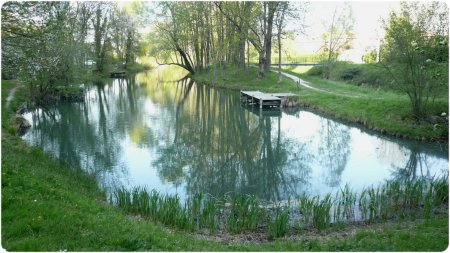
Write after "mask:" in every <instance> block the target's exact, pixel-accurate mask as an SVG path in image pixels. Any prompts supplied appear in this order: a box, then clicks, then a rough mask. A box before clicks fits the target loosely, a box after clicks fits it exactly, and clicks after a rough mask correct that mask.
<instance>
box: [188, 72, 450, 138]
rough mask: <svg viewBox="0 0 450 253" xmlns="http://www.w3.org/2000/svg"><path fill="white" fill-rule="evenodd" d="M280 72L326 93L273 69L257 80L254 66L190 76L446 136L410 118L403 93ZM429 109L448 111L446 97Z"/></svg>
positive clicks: (367, 123) (374, 124) (391, 128)
mask: <svg viewBox="0 0 450 253" xmlns="http://www.w3.org/2000/svg"><path fill="white" fill-rule="evenodd" d="M302 70H303V69H302ZM284 71H285V72H288V73H291V74H294V75H296V76H299V77H301V78H302V79H304V80H307V81H309V82H310V86H312V87H315V88H319V89H322V90H325V91H327V92H320V91H316V90H312V89H308V88H305V87H303V86H301V87H298V86H297V85H296V84H295V83H294V82H293V81H292V80H291V79H289V78H287V77H283V81H282V82H281V83H278V77H277V74H276V73H273V72H269V73H266V77H265V78H264V79H263V80H257V79H256V78H255V76H256V69H255V68H250V69H248V70H239V69H236V68H229V69H226V70H225V71H223V73H222V74H221V73H219V72H217V73H216V75H214V74H213V73H212V72H202V73H198V74H196V75H194V76H193V78H194V79H195V80H197V81H199V82H202V83H205V84H210V85H213V86H217V87H224V88H229V89H235V90H239V89H250V90H261V91H266V92H280V91H281V92H284V91H290V92H293V93H296V94H298V95H299V100H300V102H301V104H302V105H303V106H304V107H308V108H311V109H313V110H316V111H319V112H322V113H324V114H326V115H329V116H331V117H334V118H337V119H341V120H344V121H347V122H351V123H357V124H360V125H361V126H364V127H366V128H368V129H371V130H375V131H378V132H381V133H385V134H389V135H393V136H397V137H405V138H410V139H416V140H429V141H435V140H442V141H446V140H447V139H448V126H445V125H443V124H432V123H429V122H420V123H416V122H415V121H414V119H413V118H412V117H411V108H410V103H409V100H408V98H407V96H406V95H403V94H399V93H396V92H393V91H389V90H383V89H376V88H371V87H366V88H363V87H359V86H355V85H352V84H347V83H343V82H336V81H329V80H324V79H322V78H319V77H314V76H309V75H306V74H302V73H299V72H298V69H297V68H286V69H285V70H284ZM431 110H432V113H433V115H440V114H441V113H442V112H447V114H448V99H446V98H440V99H437V100H436V103H435V106H434V107H433V108H431Z"/></svg>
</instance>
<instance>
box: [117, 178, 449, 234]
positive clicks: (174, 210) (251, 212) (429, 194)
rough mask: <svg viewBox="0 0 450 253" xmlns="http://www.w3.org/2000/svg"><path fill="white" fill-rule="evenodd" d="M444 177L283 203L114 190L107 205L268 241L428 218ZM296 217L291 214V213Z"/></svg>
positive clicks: (442, 198)
mask: <svg viewBox="0 0 450 253" xmlns="http://www.w3.org/2000/svg"><path fill="white" fill-rule="evenodd" d="M448 187H449V183H448V174H447V175H445V176H441V177H439V178H434V177H433V178H425V177H422V178H417V179H409V178H408V179H395V180H388V181H386V182H385V183H383V184H380V185H378V186H369V187H366V188H364V189H363V190H362V191H361V192H360V193H359V194H357V193H355V192H353V191H352V190H351V189H350V187H349V185H345V186H344V187H343V188H341V189H340V190H339V191H337V192H336V193H335V195H333V197H332V195H331V194H327V195H325V196H322V197H321V196H313V197H309V196H306V195H302V196H297V197H296V199H295V200H296V201H294V202H291V201H290V199H289V201H288V202H287V204H286V205H283V206H282V205H281V204H280V203H269V204H268V205H265V206H264V207H263V205H262V203H261V202H260V201H259V200H258V199H257V198H256V197H255V196H252V195H244V194H237V193H234V194H225V195H224V196H222V197H220V198H215V197H213V196H211V195H204V194H202V193H197V194H193V195H192V196H190V197H189V198H188V199H187V200H186V201H184V203H182V202H181V201H180V198H179V196H177V195H175V196H171V195H162V194H160V193H159V192H157V191H155V190H151V191H148V190H147V189H146V188H145V187H135V188H133V189H131V190H128V189H126V188H124V187H122V188H117V189H115V190H114V191H113V192H112V194H111V195H110V196H109V201H110V202H111V204H114V205H116V206H118V207H119V208H121V209H123V210H125V211H126V212H129V213H132V214H137V215H141V216H143V217H144V218H148V219H150V220H153V221H155V222H160V223H162V224H165V225H167V226H172V227H177V228H179V229H183V230H187V231H198V230H202V229H208V230H209V231H210V232H211V233H215V232H217V230H219V229H225V230H227V231H229V232H231V233H241V232H243V231H256V230H258V229H260V228H263V227H266V233H267V236H268V237H269V238H274V237H279V236H284V235H286V234H287V233H288V232H289V231H290V229H291V228H292V227H293V226H295V227H298V228H300V229H301V228H306V227H313V228H316V229H326V228H328V227H329V226H330V225H331V224H332V223H339V224H345V223H348V222H352V221H367V222H375V221H378V220H386V219H389V218H392V217H396V216H405V215H408V214H410V215H413V216H415V215H417V214H422V215H423V217H425V218H429V217H431V215H432V214H433V212H434V211H435V210H436V209H437V208H439V207H441V206H443V205H444V204H445V203H448V195H449V193H448ZM296 214H297V215H296Z"/></svg>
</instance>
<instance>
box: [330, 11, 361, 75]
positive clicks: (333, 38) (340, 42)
mask: <svg viewBox="0 0 450 253" xmlns="http://www.w3.org/2000/svg"><path fill="white" fill-rule="evenodd" d="M354 23H355V20H354V18H353V13H352V8H351V6H350V5H349V4H348V3H345V4H344V6H343V7H342V8H340V9H339V8H336V9H335V10H334V13H333V17H332V19H331V23H330V24H329V28H328V31H327V32H325V33H323V34H322V40H323V42H324V44H323V46H322V52H323V53H324V54H325V55H326V58H327V67H326V71H325V73H324V74H325V77H326V78H329V77H330V73H331V68H332V66H333V63H334V62H335V61H336V60H337V58H338V56H339V54H340V53H341V52H342V51H344V50H348V49H350V48H351V46H352V41H353V35H354V34H353V24H354Z"/></svg>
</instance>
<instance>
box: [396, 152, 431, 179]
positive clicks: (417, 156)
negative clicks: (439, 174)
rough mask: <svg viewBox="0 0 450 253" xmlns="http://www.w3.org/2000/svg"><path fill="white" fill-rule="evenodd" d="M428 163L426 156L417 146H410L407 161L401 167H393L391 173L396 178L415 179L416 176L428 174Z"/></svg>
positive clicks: (427, 175)
mask: <svg viewBox="0 0 450 253" xmlns="http://www.w3.org/2000/svg"><path fill="white" fill-rule="evenodd" d="M429 168H430V165H429V164H428V159H427V156H426V155H425V154H424V153H421V152H420V151H419V150H418V149H417V148H414V147H412V148H411V149H410V152H409V158H408V161H406V164H405V166H403V167H394V169H393V171H392V175H393V177H394V178H396V179H416V178H418V177H422V176H426V177H428V178H429V177H431V176H433V175H430V170H429Z"/></svg>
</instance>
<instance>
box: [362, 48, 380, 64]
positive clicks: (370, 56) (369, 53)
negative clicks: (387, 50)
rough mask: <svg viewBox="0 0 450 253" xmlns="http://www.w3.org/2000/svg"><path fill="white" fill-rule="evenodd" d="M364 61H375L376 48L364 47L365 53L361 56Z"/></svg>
mask: <svg viewBox="0 0 450 253" xmlns="http://www.w3.org/2000/svg"><path fill="white" fill-rule="evenodd" d="M362 60H363V62H364V63H376V62H377V50H376V49H366V53H365V54H364V55H363V56H362Z"/></svg>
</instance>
